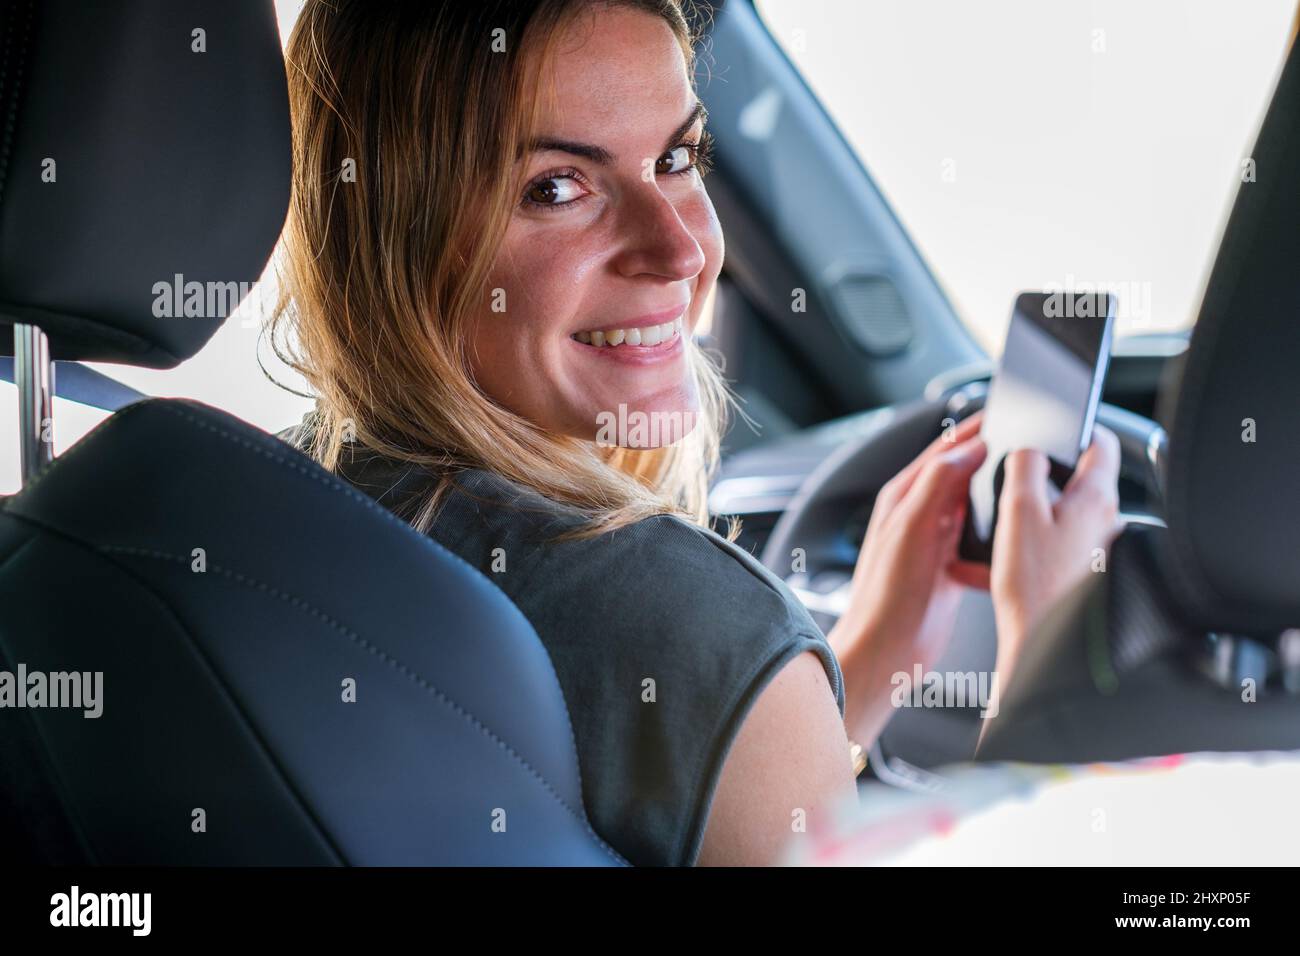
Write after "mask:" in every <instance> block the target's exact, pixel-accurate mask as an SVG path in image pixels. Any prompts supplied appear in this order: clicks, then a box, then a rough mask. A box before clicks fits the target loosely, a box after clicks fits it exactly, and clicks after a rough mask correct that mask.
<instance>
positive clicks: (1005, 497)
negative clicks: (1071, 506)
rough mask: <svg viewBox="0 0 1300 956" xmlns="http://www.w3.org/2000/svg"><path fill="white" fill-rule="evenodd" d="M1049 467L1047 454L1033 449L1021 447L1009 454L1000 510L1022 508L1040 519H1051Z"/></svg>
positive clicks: (1005, 468)
mask: <svg viewBox="0 0 1300 956" xmlns="http://www.w3.org/2000/svg"><path fill="white" fill-rule="evenodd" d="M1049 474H1050V466H1049V464H1048V461H1047V456H1046V455H1044V454H1043V453H1042V452H1040V451H1035V450H1034V449H1032V448H1021V449H1018V450H1016V451H1013V452H1011V454H1009V455H1007V457H1006V463H1005V465H1004V466H1003V472H1002V494H1001V496H1000V497H999V498H998V510H999V511H1001V512H1008V511H1013V510H1023V511H1027V512H1029V513H1030V514H1032V515H1033V516H1034V517H1036V518H1039V519H1041V520H1045V521H1050V520H1051V517H1052V500H1051V497H1050V494H1049V492H1048V486H1049V485H1050V483H1051V482H1050V479H1049V477H1048V476H1049Z"/></svg>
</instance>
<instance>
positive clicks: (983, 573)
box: [948, 561, 991, 591]
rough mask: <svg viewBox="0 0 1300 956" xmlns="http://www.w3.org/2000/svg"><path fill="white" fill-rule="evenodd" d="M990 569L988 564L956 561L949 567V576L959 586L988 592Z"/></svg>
mask: <svg viewBox="0 0 1300 956" xmlns="http://www.w3.org/2000/svg"><path fill="white" fill-rule="evenodd" d="M990 574H991V571H990V568H989V566H988V565H987V564H981V563H979V562H976V561H954V562H953V563H952V564H950V565H948V576H949V577H951V578H952V579H953V580H954V581H956V582H957V583H958V584H961V585H965V586H966V587H968V588H975V589H976V590H979V591H987V590H988V589H989V587H990Z"/></svg>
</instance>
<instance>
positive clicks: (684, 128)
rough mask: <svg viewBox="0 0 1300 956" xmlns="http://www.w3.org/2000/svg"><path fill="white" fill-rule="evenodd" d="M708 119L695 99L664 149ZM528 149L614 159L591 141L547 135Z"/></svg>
mask: <svg viewBox="0 0 1300 956" xmlns="http://www.w3.org/2000/svg"><path fill="white" fill-rule="evenodd" d="M708 119H709V111H708V110H706V109H705V108H704V104H703V103H702V102H700V101H699V100H696V101H695V106H694V107H693V108H692V109H691V115H690V116H688V117H686V120H685V121H684V122H683V123H682V124H681V125H680V126H678V127H677V128H676V129H675V130H673V132H672V135H670V136H669V137H668V141H667V143H665V145H664V149H665V150H668V149H671V148H672V147H674V146H676V145H677V144H678V143H679V142H681V139H682V137H683V136H685V135H686V134H687V132H689V130H690V128H691V127H692V126H694V125H695V123H696V122H697V121H700V120H702V121H704V122H706V123H707V122H708ZM528 151H529V152H535V153H545V152H552V151H553V152H558V153H571V154H572V155H574V156H581V157H582V158H584V159H589V160H591V161H592V162H593V163H596V164H597V165H600V166H612V165H614V160H615V157H614V154H613V153H611V152H610V151H609V150H607V149H605V147H603V146H594V145H592V144H591V143H575V142H572V141H570V140H564V139H551V138H549V137H541V138H538V139H534V140H532V141H531V142H530V143H529V144H528Z"/></svg>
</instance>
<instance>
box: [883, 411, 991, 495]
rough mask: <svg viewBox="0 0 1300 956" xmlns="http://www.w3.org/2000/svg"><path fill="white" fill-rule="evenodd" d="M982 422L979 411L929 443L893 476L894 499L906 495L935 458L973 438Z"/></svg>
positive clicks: (945, 430)
mask: <svg viewBox="0 0 1300 956" xmlns="http://www.w3.org/2000/svg"><path fill="white" fill-rule="evenodd" d="M983 420H984V410H983V409H980V410H979V411H978V412H976V413H975V414H973V415H971V416H970V417H969V418H964V419H962V420H961V421H960V422H958V423H957V424H956V425H954V426H952V427H951V428H946V429H944V431H943V434H942V435H940V436H939V437H938V438H936V439H935V440H934V441H932V442H930V444H929V445H927V446H926V447H925V449H924V450H923V451H922V452H921V453H920V454H919V455H917V456H916V457H915V458H913V459H912V460H911V462H909V463H908V464H907V466H906V467H905V468H903V470H902V471H900V472H899V473H898V474H897V475H895V476H894V478H893V480H892V481H891V482H890V484H892V485H893V486H894V487H893V489H892V490H893V492H894V497H895V498H902V497H903V496H904V495H906V494H907V491H908V489H909V488H911V487H912V483H913V482H914V481H915V480H916V476H917V475H919V474H920V473H921V471H922V469H924V468H925V466H926V465H928V464H929V463H930V462H932V461H934V459H935V458H937V457H938V456H940V455H942V454H943V453H944V452H946V451H951V450H953V449H954V448H955V447H956V446H957V445H960V444H962V443H964V442H966V441H969V440H970V439H971V438H973V437H975V435H977V434H978V433H979V428H980V423H981V422H982V421H983Z"/></svg>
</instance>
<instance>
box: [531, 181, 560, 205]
mask: <svg viewBox="0 0 1300 956" xmlns="http://www.w3.org/2000/svg"><path fill="white" fill-rule="evenodd" d="M555 196H556V189H555V181H554V180H551V179H548V180H546V182H544V183H538V184H537V185H535V186H533V187H532V188H531V189H529V190H528V199H529V201H530V202H535V203H539V204H541V205H544V206H549V205H550V204H551V203H553V202H555Z"/></svg>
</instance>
